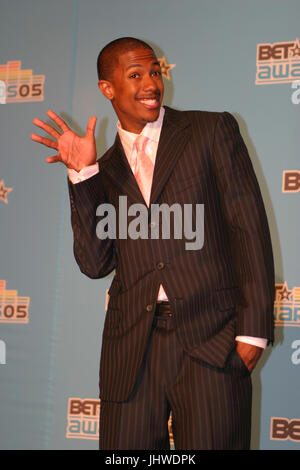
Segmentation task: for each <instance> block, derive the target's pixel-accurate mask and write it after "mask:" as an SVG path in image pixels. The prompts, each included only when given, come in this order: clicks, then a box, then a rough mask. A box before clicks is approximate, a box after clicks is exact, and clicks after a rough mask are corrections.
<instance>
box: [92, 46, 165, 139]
mask: <svg viewBox="0 0 300 470" xmlns="http://www.w3.org/2000/svg"><path fill="white" fill-rule="evenodd" d="M99 88H100V89H101V91H102V92H103V94H104V95H105V96H106V98H108V99H110V100H111V103H112V105H113V107H114V110H115V112H116V114H117V116H118V118H119V120H120V122H121V124H122V127H123V128H124V129H125V130H127V131H129V132H134V133H136V134H139V133H140V132H141V131H142V129H143V127H144V126H145V125H146V124H147V122H153V121H156V119H157V118H158V116H159V110H160V107H161V104H162V99H163V93H164V85H163V81H162V76H161V70H160V65H159V62H158V60H157V58H156V57H155V55H154V53H153V52H152V51H151V50H150V49H143V48H138V49H134V50H132V51H129V52H126V53H124V54H122V55H121V56H120V57H119V62H118V65H117V67H116V68H115V70H114V72H113V77H112V80H110V81H107V80H100V81H99Z"/></svg>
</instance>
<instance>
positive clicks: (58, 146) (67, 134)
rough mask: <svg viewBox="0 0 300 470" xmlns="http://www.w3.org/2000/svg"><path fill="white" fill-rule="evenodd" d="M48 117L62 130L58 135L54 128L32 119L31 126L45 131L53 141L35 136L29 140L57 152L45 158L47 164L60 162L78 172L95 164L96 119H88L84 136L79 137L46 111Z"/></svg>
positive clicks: (62, 121) (60, 120) (55, 116)
mask: <svg viewBox="0 0 300 470" xmlns="http://www.w3.org/2000/svg"><path fill="white" fill-rule="evenodd" d="M47 114H48V116H49V117H50V118H51V119H52V120H53V121H54V122H55V123H56V124H57V125H58V127H59V128H60V129H61V130H62V133H61V134H60V133H59V132H58V131H57V130H56V129H54V127H52V126H49V125H48V124H46V123H45V122H43V121H41V120H40V119H34V120H33V124H35V125H36V126H38V127H40V128H41V129H43V130H44V131H46V132H47V133H48V134H49V135H50V136H52V137H53V138H54V139H55V140H51V139H47V138H45V137H41V136H39V135H37V134H32V135H31V139H32V140H34V141H35V142H39V143H40V144H43V145H45V146H46V147H49V148H53V149H55V150H57V154H56V155H54V156H53V157H48V158H46V162H47V163H56V162H62V163H64V164H65V165H66V167H67V168H71V169H73V170H76V171H80V170H81V169H82V168H84V167H85V166H88V165H92V164H93V163H95V162H96V158H97V153H96V142H95V136H94V132H95V127H96V122H97V117H96V116H93V117H91V118H90V119H89V122H88V124H87V129H86V134H85V136H84V137H80V136H79V135H77V134H75V132H73V131H72V130H71V129H70V128H69V127H68V126H67V124H66V123H65V121H64V120H63V119H61V118H60V117H59V116H57V114H55V113H54V112H53V111H47Z"/></svg>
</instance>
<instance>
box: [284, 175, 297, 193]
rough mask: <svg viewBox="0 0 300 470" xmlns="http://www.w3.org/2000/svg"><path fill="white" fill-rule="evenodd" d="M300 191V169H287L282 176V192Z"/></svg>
mask: <svg viewBox="0 0 300 470" xmlns="http://www.w3.org/2000/svg"><path fill="white" fill-rule="evenodd" d="M299 191H300V171H299V170H285V171H284V172H283V176H282V192H283V193H298V192H299Z"/></svg>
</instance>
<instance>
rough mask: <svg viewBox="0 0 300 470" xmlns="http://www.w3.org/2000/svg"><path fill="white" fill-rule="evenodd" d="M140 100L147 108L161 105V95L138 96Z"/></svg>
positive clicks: (155, 107)
mask: <svg viewBox="0 0 300 470" xmlns="http://www.w3.org/2000/svg"><path fill="white" fill-rule="evenodd" d="M138 101H139V102H140V103H141V104H142V105H143V106H145V108H147V109H157V108H159V106H160V102H159V96H154V97H151V98H138Z"/></svg>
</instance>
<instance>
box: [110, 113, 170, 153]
mask: <svg viewBox="0 0 300 470" xmlns="http://www.w3.org/2000/svg"><path fill="white" fill-rule="evenodd" d="M164 115H165V110H164V108H163V107H162V106H161V108H160V111H159V116H158V118H157V120H156V121H154V122H148V123H147V124H146V125H145V127H144V128H143V130H142V132H141V133H140V134H135V133H133V132H128V131H125V129H123V128H122V125H121V123H120V121H118V122H117V129H118V133H119V136H120V139H121V143H122V145H123V147H124V149H125V148H126V149H131V151H132V147H133V144H134V141H135V139H136V138H137V136H138V135H144V136H145V137H148V139H150V140H152V141H154V142H156V143H157V144H158V142H159V137H160V133H161V128H162V123H163V119H164Z"/></svg>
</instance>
